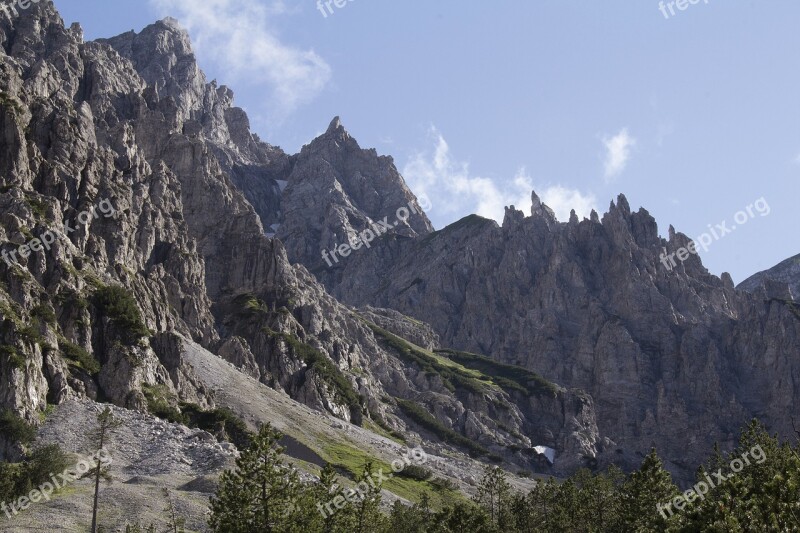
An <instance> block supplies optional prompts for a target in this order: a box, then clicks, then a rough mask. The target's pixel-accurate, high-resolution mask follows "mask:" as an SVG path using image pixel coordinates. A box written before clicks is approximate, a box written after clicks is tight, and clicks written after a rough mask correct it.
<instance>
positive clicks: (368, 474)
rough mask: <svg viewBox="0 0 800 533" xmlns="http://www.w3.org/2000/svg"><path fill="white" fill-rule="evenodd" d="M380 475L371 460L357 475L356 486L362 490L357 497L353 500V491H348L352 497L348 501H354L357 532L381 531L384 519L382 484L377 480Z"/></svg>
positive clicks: (355, 529) (370, 532)
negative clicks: (376, 473) (382, 512)
mask: <svg viewBox="0 0 800 533" xmlns="http://www.w3.org/2000/svg"><path fill="white" fill-rule="evenodd" d="M376 478H378V476H376V475H375V473H374V467H373V465H372V463H371V462H368V463H367V464H365V465H364V470H363V471H362V472H361V474H360V475H358V476H356V480H355V481H356V487H357V488H358V489H359V490H360V491H361V492H360V493H358V494H357V499H356V500H355V501H354V502H353V500H352V499H351V498H353V492H352V491H348V494H349V495H350V498H347V499H348V501H350V502H351V503H353V509H354V518H355V524H354V526H355V527H354V529H353V531H354V532H355V533H372V532H374V531H380V527H381V525H382V523H383V521H384V516H383V514H381V510H380V507H381V499H382V497H381V484H380V483H379V482H377V481H376Z"/></svg>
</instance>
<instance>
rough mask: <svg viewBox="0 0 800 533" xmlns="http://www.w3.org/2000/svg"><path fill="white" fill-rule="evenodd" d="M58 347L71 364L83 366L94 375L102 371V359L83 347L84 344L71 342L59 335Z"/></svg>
mask: <svg viewBox="0 0 800 533" xmlns="http://www.w3.org/2000/svg"><path fill="white" fill-rule="evenodd" d="M58 349H59V350H61V355H62V356H63V357H64V359H66V360H67V361H68V362H69V363H70V364H71V365H73V366H76V367H78V368H82V369H84V370H85V371H87V372H88V373H89V374H91V375H93V376H94V375H96V374H98V373H99V372H100V361H98V360H97V359H96V358H95V357H94V356H93V355H92V354H90V353H89V352H87V351H86V350H85V349H83V347H82V346H79V345H77V344H75V343H73V342H70V341H68V340H67V339H65V338H64V337H59V339H58Z"/></svg>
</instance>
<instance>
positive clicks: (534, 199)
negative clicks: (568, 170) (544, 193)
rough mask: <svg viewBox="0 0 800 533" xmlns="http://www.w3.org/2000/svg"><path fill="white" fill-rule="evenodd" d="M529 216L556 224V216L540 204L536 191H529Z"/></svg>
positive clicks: (544, 205)
mask: <svg viewBox="0 0 800 533" xmlns="http://www.w3.org/2000/svg"><path fill="white" fill-rule="evenodd" d="M531 216H532V217H542V218H544V219H545V220H546V221H547V222H548V223H554V222H556V214H555V212H554V211H553V210H552V209H550V208H549V207H548V206H547V205H546V204H544V203H542V201H541V199H539V195H538V194H536V191H531Z"/></svg>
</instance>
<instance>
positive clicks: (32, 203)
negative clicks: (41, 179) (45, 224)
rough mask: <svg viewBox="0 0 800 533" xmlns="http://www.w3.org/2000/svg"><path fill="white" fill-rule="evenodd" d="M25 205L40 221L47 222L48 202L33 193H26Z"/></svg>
mask: <svg viewBox="0 0 800 533" xmlns="http://www.w3.org/2000/svg"><path fill="white" fill-rule="evenodd" d="M25 203H26V204H27V205H28V207H29V208H30V210H31V211H32V212H33V214H34V215H35V216H36V218H38V219H39V220H47V208H48V205H47V202H45V201H44V200H42V199H40V198H39V197H37V196H36V195H35V194H33V193H25Z"/></svg>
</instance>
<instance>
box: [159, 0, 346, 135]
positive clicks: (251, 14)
mask: <svg viewBox="0 0 800 533" xmlns="http://www.w3.org/2000/svg"><path fill="white" fill-rule="evenodd" d="M150 3H151V5H153V6H154V7H155V8H156V9H158V10H159V11H161V12H162V15H170V16H172V17H174V18H176V19H178V21H179V22H180V23H181V25H183V26H184V27H185V28H186V29H187V30H188V31H189V34H190V35H191V37H192V44H193V46H194V48H195V51H196V52H197V54H198V56H200V57H202V58H203V60H209V61H211V62H213V63H214V64H215V66H217V67H218V68H220V69H221V70H222V71H223V72H224V73H225V75H226V76H228V77H229V78H230V80H225V82H226V83H233V82H235V83H236V84H238V85H240V86H241V85H243V84H253V85H257V86H261V87H267V88H268V89H269V91H270V94H269V96H268V99H267V102H266V105H268V107H269V114H270V115H271V116H272V117H273V118H274V119H275V120H281V119H283V118H285V117H286V116H288V115H289V114H291V113H292V111H294V110H295V109H296V108H297V107H298V106H300V105H301V104H303V103H306V102H308V101H310V100H312V99H313V98H314V97H316V96H317V95H318V94H319V93H320V92H321V91H322V89H323V88H324V87H325V85H326V84H327V83H328V81H329V80H330V77H331V68H330V66H329V65H328V64H327V63H326V62H325V60H324V59H322V58H321V57H320V56H319V55H317V53H316V52H314V51H313V50H301V49H299V48H295V47H293V46H291V45H287V44H285V43H283V42H281V40H280V38H279V36H278V33H277V31H275V29H274V27H273V19H275V18H276V17H278V16H281V15H287V14H289V13H290V10H289V9H288V8H287V7H286V5H285V4H284V3H283V2H282V1H281V0H276V1H273V2H272V3H270V4H269V5H266V4H261V3H258V2H254V1H252V0H202V1H198V0H150Z"/></svg>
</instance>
